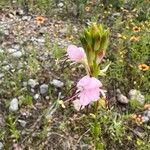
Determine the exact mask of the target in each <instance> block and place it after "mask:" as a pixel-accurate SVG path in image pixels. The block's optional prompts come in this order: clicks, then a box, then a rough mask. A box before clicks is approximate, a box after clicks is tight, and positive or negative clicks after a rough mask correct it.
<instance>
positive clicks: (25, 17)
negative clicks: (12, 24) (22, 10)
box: [22, 16, 31, 21]
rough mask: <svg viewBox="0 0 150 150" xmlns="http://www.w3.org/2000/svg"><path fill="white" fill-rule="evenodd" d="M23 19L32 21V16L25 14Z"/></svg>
mask: <svg viewBox="0 0 150 150" xmlns="http://www.w3.org/2000/svg"><path fill="white" fill-rule="evenodd" d="M22 20H23V21H30V20H31V16H23V17H22Z"/></svg>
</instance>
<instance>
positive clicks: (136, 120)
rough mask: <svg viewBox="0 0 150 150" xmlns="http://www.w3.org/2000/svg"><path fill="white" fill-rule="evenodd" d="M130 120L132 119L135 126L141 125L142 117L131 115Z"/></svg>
mask: <svg viewBox="0 0 150 150" xmlns="http://www.w3.org/2000/svg"><path fill="white" fill-rule="evenodd" d="M131 118H132V119H133V121H134V122H136V123H137V124H142V123H143V117H142V115H137V114H133V115H132V116H131Z"/></svg>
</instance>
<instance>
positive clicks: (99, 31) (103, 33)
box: [67, 23, 110, 149]
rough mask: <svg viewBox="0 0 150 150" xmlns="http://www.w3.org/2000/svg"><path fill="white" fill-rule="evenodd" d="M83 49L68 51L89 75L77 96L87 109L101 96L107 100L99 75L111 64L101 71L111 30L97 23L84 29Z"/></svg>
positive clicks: (97, 132)
mask: <svg viewBox="0 0 150 150" xmlns="http://www.w3.org/2000/svg"><path fill="white" fill-rule="evenodd" d="M80 41H81V43H82V46H83V48H82V47H77V46H75V45H69V46H68V49H67V53H68V56H69V58H70V60H72V61H75V62H80V63H82V64H83V65H84V67H85V70H86V72H87V75H86V76H84V77H82V78H81V79H80V80H79V82H78V83H77V94H78V97H79V102H80V105H81V106H83V107H85V106H86V105H88V104H90V103H91V102H95V101H98V100H99V99H100V95H102V96H103V97H104V98H105V93H104V90H102V89H101V87H102V83H101V82H100V81H99V80H98V76H99V75H104V72H106V71H107V69H108V67H109V65H110V64H108V65H107V66H106V67H105V68H104V69H103V70H100V63H101V62H102V59H103V57H104V56H105V53H106V48H107V46H108V41H109V30H108V29H107V30H105V29H104V28H103V26H102V25H97V24H96V23H93V24H91V26H89V27H87V28H85V29H84V31H83V32H82V33H81V35H80ZM97 104H98V103H95V115H94V116H95V121H94V128H93V131H94V132H93V133H94V141H95V149H99V146H100V144H99V136H100V130H99V128H100V125H99V123H98V117H97V116H98V107H97Z"/></svg>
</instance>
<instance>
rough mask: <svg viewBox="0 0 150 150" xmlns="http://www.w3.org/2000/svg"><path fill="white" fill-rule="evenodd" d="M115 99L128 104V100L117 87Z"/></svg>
mask: <svg viewBox="0 0 150 150" xmlns="http://www.w3.org/2000/svg"><path fill="white" fill-rule="evenodd" d="M117 100H118V102H120V103H122V104H128V102H129V100H128V98H127V97H126V96H124V95H123V94H121V91H120V90H119V89H117Z"/></svg>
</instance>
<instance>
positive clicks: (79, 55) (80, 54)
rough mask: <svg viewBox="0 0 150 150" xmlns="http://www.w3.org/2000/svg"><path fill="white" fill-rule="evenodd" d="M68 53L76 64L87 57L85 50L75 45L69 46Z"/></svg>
mask: <svg viewBox="0 0 150 150" xmlns="http://www.w3.org/2000/svg"><path fill="white" fill-rule="evenodd" d="M67 53H68V56H69V58H70V59H71V60H72V61H76V62H79V61H81V60H82V59H84V57H85V52H84V50H83V48H81V47H80V48H78V47H77V46H75V45H69V46H68V48H67Z"/></svg>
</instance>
